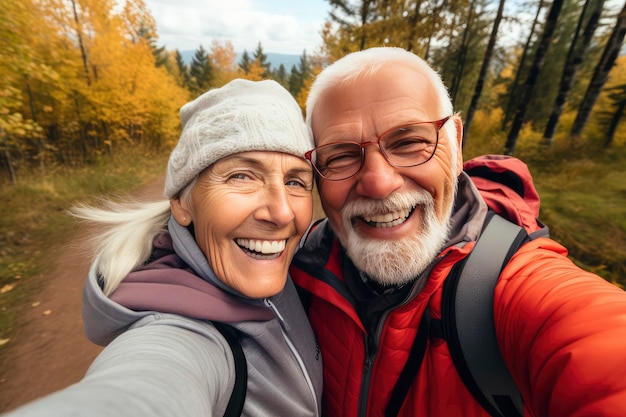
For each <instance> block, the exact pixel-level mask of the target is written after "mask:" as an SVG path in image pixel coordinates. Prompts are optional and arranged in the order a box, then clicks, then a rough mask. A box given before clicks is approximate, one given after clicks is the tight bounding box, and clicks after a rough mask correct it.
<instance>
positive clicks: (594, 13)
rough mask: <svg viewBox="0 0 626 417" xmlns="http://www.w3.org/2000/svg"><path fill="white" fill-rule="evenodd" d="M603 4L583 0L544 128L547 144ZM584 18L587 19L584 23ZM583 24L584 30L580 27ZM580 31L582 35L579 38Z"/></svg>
mask: <svg viewBox="0 0 626 417" xmlns="http://www.w3.org/2000/svg"><path fill="white" fill-rule="evenodd" d="M603 4H604V0H587V1H585V5H584V7H583V10H582V12H581V13H580V18H579V20H578V26H577V28H576V32H575V34H574V39H573V40H572V43H571V45H570V49H569V51H568V53H567V58H566V60H565V65H564V67H563V74H562V75H561V82H560V84H559V91H558V94H557V96H556V99H555V101H554V106H553V108H552V112H551V113H550V117H549V118H548V123H547V125H546V129H545V130H544V132H543V140H544V143H545V144H546V145H548V146H550V145H552V142H553V140H554V133H555V132H556V127H557V125H558V123H559V118H560V117H561V113H563V108H564V107H565V101H566V100H567V96H568V95H569V92H570V90H571V89H572V86H573V85H574V80H575V79H576V74H577V73H578V69H579V68H580V66H581V65H582V63H583V60H584V57H585V53H586V52H587V49H588V48H589V44H590V43H591V40H592V39H593V34H594V33H595V31H596V28H597V27H598V22H599V21H600V15H601V14H602V6H603ZM585 20H586V21H587V23H586V25H585ZM583 26H584V30H583V29H582V28H583ZM581 31H582V37H581V38H580V39H579V36H580V35H581V33H580V32H581Z"/></svg>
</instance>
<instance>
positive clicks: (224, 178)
mask: <svg viewBox="0 0 626 417" xmlns="http://www.w3.org/2000/svg"><path fill="white" fill-rule="evenodd" d="M180 115H181V121H182V127H183V131H182V134H181V137H180V140H179V142H178V144H177V145H176V147H175V149H174V150H173V152H172V154H171V156H170V158H169V163H168V166H167V175H166V185H165V196H166V197H167V198H168V199H169V201H164V202H158V203H145V204H132V203H129V204H113V203H109V204H108V205H107V206H106V207H105V208H91V207H79V208H75V209H74V211H73V212H74V215H76V216H77V217H79V218H81V219H84V220H88V221H90V222H92V223H93V222H95V223H96V224H99V225H103V226H106V228H105V232H104V233H103V234H99V235H97V236H95V237H94V242H95V243H96V257H95V261H94V263H93V265H92V268H91V270H90V272H89V276H88V277H87V281H86V283H85V288H84V300H83V317H84V321H85V330H86V333H87V335H88V337H89V338H90V339H91V340H92V341H93V342H95V343H98V344H102V345H107V347H106V348H105V349H104V350H103V351H102V352H101V354H100V355H99V356H98V357H97V358H96V360H95V361H94V362H93V364H92V365H91V367H90V368H89V370H88V372H87V374H86V376H85V377H84V378H83V379H82V380H81V381H80V382H79V383H77V384H75V385H73V386H70V387H68V388H66V389H64V390H61V391H58V392H56V393H53V394H51V395H49V396H47V397H44V398H42V399H39V400H36V401H34V402H32V403H29V404H27V405H25V406H22V407H20V408H17V409H16V410H14V411H13V412H12V413H9V414H8V415H12V416H13V415H15V416H30V415H46V416H52V415H54V416H70V415H89V416H105V415H106V416H117V417H119V416H133V417H137V416H150V417H154V416H168V417H170V416H177V417H181V416H194V417H199V416H223V415H239V413H241V415H244V416H285V417H293V416H298V417H304V416H318V415H319V414H320V413H319V404H320V399H321V358H320V355H319V351H318V349H317V345H316V341H315V338H314V336H313V334H312V331H311V328H310V326H309V324H308V321H307V318H306V315H305V313H304V311H303V308H302V305H301V304H300V301H299V299H298V296H297V293H296V291H295V289H294V286H293V284H292V282H291V280H290V279H289V277H288V272H287V271H288V267H289V263H290V261H291V259H292V257H293V255H294V253H295V251H296V249H297V248H298V245H299V241H300V239H301V238H302V236H303V234H304V233H305V231H306V230H307V228H308V226H309V224H310V221H311V216H312V206H313V203H312V196H311V191H312V188H313V174H312V171H311V167H310V165H309V164H308V163H307V162H306V161H305V159H304V158H303V155H304V153H305V151H307V150H308V149H310V148H312V147H313V144H312V139H311V136H310V134H309V130H308V128H307V127H306V125H305V124H304V122H303V120H302V114H301V111H300V108H299V107H298V105H297V104H296V102H295V100H294V99H293V97H292V96H291V95H290V94H289V93H288V92H287V91H286V90H285V89H283V88H282V87H281V86H280V85H279V84H277V83H276V82H274V81H260V82H251V81H246V80H234V81H232V82H231V83H229V84H227V85H226V86H224V87H222V88H219V89H215V90H211V91H209V92H207V93H205V94H204V95H202V96H200V97H198V98H197V99H196V100H194V101H192V102H190V103H188V104H186V105H185V106H184V107H183V108H182V109H181V112H180ZM219 323H222V324H224V323H226V324H227V325H228V326H226V327H225V328H223V329H222V330H221V331H220V330H218V329H217V327H220V325H219ZM229 328H230V329H231V330H232V329H235V331H234V335H235V336H236V337H235V338H236V339H237V340H235V341H234V342H233V341H231V343H229V342H228V341H227V339H228V338H229V337H231V336H232V335H230V332H229V331H228V329H229ZM239 347H241V348H242V350H243V353H244V357H245V363H244V364H243V372H240V375H238V376H236V368H237V366H238V365H241V359H240V360H235V358H234V353H233V352H237V351H238V348H239ZM239 370H240V371H241V368H239ZM246 378H247V384H246ZM236 382H237V383H239V384H241V383H243V384H244V385H243V387H244V389H243V390H242V391H243V397H245V399H244V398H242V397H241V396H239V395H238V394H237V392H236V391H237V390H236V389H235V388H234V387H235V384H236ZM246 386H247V389H245V388H246ZM25 389H27V387H25ZM229 402H230V405H229ZM241 408H243V409H241Z"/></svg>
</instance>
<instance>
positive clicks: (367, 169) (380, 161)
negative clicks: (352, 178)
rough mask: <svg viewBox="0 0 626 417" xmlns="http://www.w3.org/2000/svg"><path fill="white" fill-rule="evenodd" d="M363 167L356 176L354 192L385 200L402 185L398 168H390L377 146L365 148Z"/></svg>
mask: <svg viewBox="0 0 626 417" xmlns="http://www.w3.org/2000/svg"><path fill="white" fill-rule="evenodd" d="M364 158H365V159H364V161H363V167H361V171H360V172H359V174H358V175H357V186H356V192H357V193H358V194H359V195H361V196H363V197H368V198H372V199H376V200H381V199H383V198H386V197H387V196H389V195H390V194H392V193H393V192H394V191H396V190H398V189H399V188H400V187H401V186H402V184H403V181H404V180H403V178H402V176H401V175H400V173H399V172H398V168H396V167H394V166H391V165H390V164H389V162H388V161H387V159H386V158H385V156H384V155H383V154H382V151H381V149H380V148H379V146H378V144H376V143H373V144H372V146H367V147H366V148H365V155H364Z"/></svg>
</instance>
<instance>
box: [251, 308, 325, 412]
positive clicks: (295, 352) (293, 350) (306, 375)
mask: <svg viewBox="0 0 626 417" xmlns="http://www.w3.org/2000/svg"><path fill="white" fill-rule="evenodd" d="M263 301H264V303H265V305H266V306H267V307H268V308H270V309H272V311H273V312H274V314H276V317H277V318H278V321H279V322H280V332H281V333H282V335H283V338H284V339H285V342H287V346H289V350H291V353H292V354H293V356H294V357H295V358H296V362H298V365H299V366H300V369H301V370H302V374H303V375H304V378H305V379H306V383H307V385H308V387H309V391H311V397H312V398H313V407H315V415H316V416H319V415H320V410H319V409H318V408H317V396H316V395H315V390H314V389H313V382H312V381H311V377H310V376H309V372H308V370H307V369H306V366H305V365H304V361H303V360H302V357H301V356H300V354H299V353H298V350H297V349H296V347H295V346H294V344H293V343H292V342H291V339H289V336H288V335H287V333H286V332H285V329H284V326H285V321H284V320H283V317H282V316H281V314H280V312H279V311H278V309H277V308H276V306H275V305H274V303H272V301H271V300H269V299H267V298H266V299H264V300H263Z"/></svg>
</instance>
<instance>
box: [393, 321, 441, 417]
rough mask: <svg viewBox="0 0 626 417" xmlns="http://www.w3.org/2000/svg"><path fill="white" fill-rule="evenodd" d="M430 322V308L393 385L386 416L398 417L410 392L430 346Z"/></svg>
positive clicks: (421, 322)
mask: <svg viewBox="0 0 626 417" xmlns="http://www.w3.org/2000/svg"><path fill="white" fill-rule="evenodd" d="M430 322H431V320H430V310H428V309H426V311H424V314H423V315H422V320H421V321H420V325H419V327H418V328H417V335H415V340H413V346H411V351H410V352H409V358H408V359H407V362H406V364H405V365H404V368H403V369H402V372H401V373H400V377H399V378H398V381H397V382H396V385H395V386H394V387H393V391H391V397H390V398H389V403H388V404H387V408H385V417H396V416H397V415H398V413H399V412H400V408H401V407H402V403H404V399H405V398H406V395H407V393H408V392H409V388H410V387H411V385H413V380H414V379H415V376H416V375H417V371H418V370H419V369H420V366H421V365H422V361H423V360H424V354H425V353H426V346H428V336H429V335H430Z"/></svg>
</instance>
